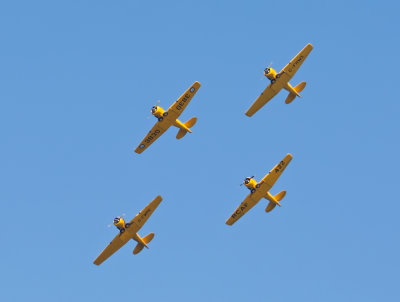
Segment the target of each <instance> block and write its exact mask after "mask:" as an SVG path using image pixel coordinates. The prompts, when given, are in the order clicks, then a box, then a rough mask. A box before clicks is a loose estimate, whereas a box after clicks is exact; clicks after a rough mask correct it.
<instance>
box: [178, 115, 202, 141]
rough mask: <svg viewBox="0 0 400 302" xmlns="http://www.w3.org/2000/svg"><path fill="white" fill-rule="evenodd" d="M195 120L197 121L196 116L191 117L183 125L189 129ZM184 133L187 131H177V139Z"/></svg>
mask: <svg viewBox="0 0 400 302" xmlns="http://www.w3.org/2000/svg"><path fill="white" fill-rule="evenodd" d="M196 122H197V118H196V117H192V118H191V119H190V120H188V121H187V122H186V123H185V124H184V125H185V126H186V127H188V128H189V129H190V128H192V127H193V126H194V124H196ZM186 133H187V131H186V130H184V129H180V130H179V131H178V134H177V135H176V138H177V139H181V138H182V137H184V136H185V135H186Z"/></svg>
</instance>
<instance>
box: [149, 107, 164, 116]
mask: <svg viewBox="0 0 400 302" xmlns="http://www.w3.org/2000/svg"><path fill="white" fill-rule="evenodd" d="M164 112H165V110H164V109H162V108H161V107H160V106H153V107H152V108H151V114H152V115H154V116H155V117H162V116H163V113H164Z"/></svg>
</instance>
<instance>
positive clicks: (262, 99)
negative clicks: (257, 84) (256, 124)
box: [246, 81, 283, 116]
mask: <svg viewBox="0 0 400 302" xmlns="http://www.w3.org/2000/svg"><path fill="white" fill-rule="evenodd" d="M282 88H283V85H282V84H281V83H279V82H278V81H277V82H275V83H274V84H272V83H271V84H269V85H268V86H267V88H265V90H264V91H263V92H262V93H261V94H260V96H259V97H258V98H257V99H256V100H255V101H254V103H253V105H251V106H250V108H249V109H248V110H247V111H246V115H247V116H253V114H254V113H256V112H257V111H258V110H260V109H261V107H262V106H264V105H265V104H266V103H268V102H269V101H270V100H271V99H272V98H273V97H274V96H275V95H276V94H277V93H278V92H279V91H281V89H282Z"/></svg>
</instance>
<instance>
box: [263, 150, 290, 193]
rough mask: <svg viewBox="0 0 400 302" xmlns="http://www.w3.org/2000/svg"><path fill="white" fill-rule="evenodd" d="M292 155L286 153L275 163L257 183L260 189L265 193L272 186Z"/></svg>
mask: <svg viewBox="0 0 400 302" xmlns="http://www.w3.org/2000/svg"><path fill="white" fill-rule="evenodd" d="M292 158H293V156H292V155H291V154H290V153H288V154H287V155H286V156H285V157H284V158H283V159H282V160H281V161H280V163H279V164H277V165H276V166H275V167H274V168H273V169H272V170H271V171H269V173H268V174H267V175H265V176H264V178H263V179H262V180H261V181H260V182H259V183H258V184H259V187H260V189H258V190H261V191H263V192H265V194H266V193H267V192H268V191H269V190H270V189H271V188H272V186H273V185H274V184H275V182H276V181H277V180H278V178H279V176H281V174H282V172H283V171H284V170H285V169H286V167H287V165H288V164H289V163H290V161H291V160H292Z"/></svg>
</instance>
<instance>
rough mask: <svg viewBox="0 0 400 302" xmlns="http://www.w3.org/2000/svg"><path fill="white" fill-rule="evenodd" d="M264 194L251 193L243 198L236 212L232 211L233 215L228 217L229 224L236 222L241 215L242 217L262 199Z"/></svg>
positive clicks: (227, 222)
mask: <svg viewBox="0 0 400 302" xmlns="http://www.w3.org/2000/svg"><path fill="white" fill-rule="evenodd" d="M261 198H262V196H261V195H259V194H257V195H253V194H251V193H250V194H249V195H247V197H246V198H245V200H243V202H242V203H241V204H240V206H238V208H237V209H236V210H235V212H233V213H232V215H231V217H229V218H228V220H227V221H226V222H225V223H226V224H227V225H232V224H234V223H235V222H236V221H237V220H239V218H240V217H242V216H243V215H244V214H246V213H247V212H248V211H249V210H250V209H251V208H252V207H254V206H255V205H256V204H257V203H258V202H259V201H260V200H261Z"/></svg>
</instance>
